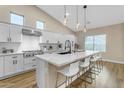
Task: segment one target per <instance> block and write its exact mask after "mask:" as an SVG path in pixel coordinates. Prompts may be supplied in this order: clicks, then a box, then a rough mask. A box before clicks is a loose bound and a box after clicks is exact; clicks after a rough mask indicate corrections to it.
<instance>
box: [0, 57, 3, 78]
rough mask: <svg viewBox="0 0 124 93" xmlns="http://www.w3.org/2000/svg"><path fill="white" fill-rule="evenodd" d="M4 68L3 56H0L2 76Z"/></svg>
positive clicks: (0, 73) (0, 72) (0, 74)
mask: <svg viewBox="0 0 124 93" xmlns="http://www.w3.org/2000/svg"><path fill="white" fill-rule="evenodd" d="M3 69H4V64H3V57H0V77H2V76H3Z"/></svg>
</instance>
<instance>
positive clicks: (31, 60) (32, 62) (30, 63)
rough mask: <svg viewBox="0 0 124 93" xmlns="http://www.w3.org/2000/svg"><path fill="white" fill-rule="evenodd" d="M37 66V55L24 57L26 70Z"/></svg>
mask: <svg viewBox="0 0 124 93" xmlns="http://www.w3.org/2000/svg"><path fill="white" fill-rule="evenodd" d="M35 68H36V57H28V58H24V70H25V71H26V70H31V69H35Z"/></svg>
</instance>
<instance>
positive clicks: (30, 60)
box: [24, 57, 36, 64]
mask: <svg viewBox="0 0 124 93" xmlns="http://www.w3.org/2000/svg"><path fill="white" fill-rule="evenodd" d="M33 62H36V58H35V57H29V58H25V59H24V64H29V63H33Z"/></svg>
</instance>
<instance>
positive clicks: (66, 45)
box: [65, 40, 71, 53]
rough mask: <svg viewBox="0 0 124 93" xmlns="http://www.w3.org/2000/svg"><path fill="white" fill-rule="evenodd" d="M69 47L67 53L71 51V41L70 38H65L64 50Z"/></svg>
mask: <svg viewBox="0 0 124 93" xmlns="http://www.w3.org/2000/svg"><path fill="white" fill-rule="evenodd" d="M67 48H69V51H68V52H69V53H71V41H70V40H66V41H65V50H66V49H67Z"/></svg>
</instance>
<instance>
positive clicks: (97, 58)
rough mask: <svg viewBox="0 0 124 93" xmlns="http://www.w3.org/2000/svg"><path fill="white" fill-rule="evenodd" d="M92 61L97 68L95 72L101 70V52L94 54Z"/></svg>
mask: <svg viewBox="0 0 124 93" xmlns="http://www.w3.org/2000/svg"><path fill="white" fill-rule="evenodd" d="M92 61H94V62H95V63H96V67H95V68H96V69H97V70H98V71H97V72H99V73H100V72H101V70H102V69H103V61H102V54H101V53H98V54H96V55H94V56H93V59H92Z"/></svg>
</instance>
